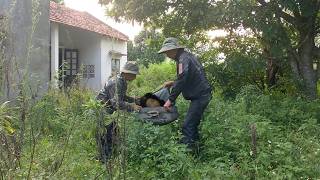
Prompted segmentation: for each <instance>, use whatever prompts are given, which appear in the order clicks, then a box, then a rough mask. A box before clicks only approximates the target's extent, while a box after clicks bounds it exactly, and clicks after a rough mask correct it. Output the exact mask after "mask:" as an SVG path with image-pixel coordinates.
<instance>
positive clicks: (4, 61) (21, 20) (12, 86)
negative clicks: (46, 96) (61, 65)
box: [0, 0, 50, 102]
mask: <svg viewBox="0 0 320 180" xmlns="http://www.w3.org/2000/svg"><path fill="white" fill-rule="evenodd" d="M32 2H34V4H33V5H32ZM33 9H34V12H37V14H34V15H32V12H33ZM0 15H1V16H4V17H6V20H5V21H6V22H4V24H5V26H1V27H0V30H1V31H5V32H6V34H7V36H6V39H5V43H4V44H0V45H1V46H0V49H1V50H0V52H1V53H2V55H1V57H2V58H1V61H0V63H1V66H5V69H6V71H5V72H1V78H0V80H1V82H0V102H1V101H7V100H10V101H14V100H15V98H16V96H17V94H18V92H19V87H21V86H19V84H21V82H22V81H23V82H24V83H25V84H26V85H28V86H27V87H28V88H27V89H28V92H29V94H28V95H31V93H32V96H37V95H41V94H42V93H44V92H46V90H47V88H48V82H49V69H50V64H49V63H50V61H49V39H50V38H49V37H50V30H49V20H48V19H49V0H39V1H34V0H23V1H21V0H18V1H12V0H0ZM37 17H38V18H37ZM32 18H34V19H35V20H37V21H32ZM0 21H4V20H3V19H2V20H0ZM33 29H34V30H33Z"/></svg>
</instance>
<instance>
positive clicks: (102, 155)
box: [96, 61, 141, 162]
mask: <svg viewBox="0 0 320 180" xmlns="http://www.w3.org/2000/svg"><path fill="white" fill-rule="evenodd" d="M137 74H139V67H138V66H137V65H136V64H135V63H134V62H130V61H129V62H127V63H126V64H125V66H124V67H123V69H122V70H121V73H120V74H118V75H116V76H114V77H112V78H111V79H110V80H109V81H108V82H107V83H106V84H105V86H104V88H103V89H102V90H101V91H100V92H99V94H98V96H97V100H99V101H101V102H102V103H103V104H105V105H106V108H107V111H108V113H109V114H112V113H113V112H114V111H116V110H126V111H129V112H132V111H139V110H140V109H141V107H140V106H139V105H137V104H135V102H136V101H137V100H136V99H135V98H132V97H129V96H127V95H126V94H127V81H132V80H134V79H135V78H136V75H137ZM100 124H102V122H101V123H100ZM98 126H99V127H97V128H98V130H97V134H96V141H97V146H98V152H99V159H100V160H101V161H102V162H106V161H107V159H108V158H109V157H110V156H111V154H112V146H113V145H114V143H115V142H114V141H115V140H114V138H115V137H116V136H117V123H116V122H115V121H113V122H111V123H110V124H108V125H107V126H105V127H100V126H102V125H98Z"/></svg>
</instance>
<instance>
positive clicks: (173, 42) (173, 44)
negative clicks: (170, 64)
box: [158, 37, 184, 54]
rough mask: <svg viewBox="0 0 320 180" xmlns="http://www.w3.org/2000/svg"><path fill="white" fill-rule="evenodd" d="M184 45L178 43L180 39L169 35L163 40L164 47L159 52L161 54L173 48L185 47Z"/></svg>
mask: <svg viewBox="0 0 320 180" xmlns="http://www.w3.org/2000/svg"><path fill="white" fill-rule="evenodd" d="M183 48H184V47H182V46H180V45H179V43H178V39H176V38H173V37H169V38H167V39H165V40H164V41H163V44H162V48H161V49H160V51H159V52H158V53H159V54H161V53H164V52H166V51H169V50H173V49H183Z"/></svg>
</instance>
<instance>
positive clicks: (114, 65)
mask: <svg viewBox="0 0 320 180" xmlns="http://www.w3.org/2000/svg"><path fill="white" fill-rule="evenodd" d="M111 71H112V74H113V75H114V74H116V73H117V72H119V71H120V59H115V58H113V59H112V60H111Z"/></svg>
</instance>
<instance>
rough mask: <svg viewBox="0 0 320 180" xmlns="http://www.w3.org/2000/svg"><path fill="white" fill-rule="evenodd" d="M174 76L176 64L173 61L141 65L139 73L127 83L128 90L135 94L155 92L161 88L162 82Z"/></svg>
mask: <svg viewBox="0 0 320 180" xmlns="http://www.w3.org/2000/svg"><path fill="white" fill-rule="evenodd" d="M175 78H176V66H175V64H174V63H173V62H163V63H161V64H152V65H150V66H149V67H148V68H146V67H142V68H141V69H140V75H138V76H137V78H136V79H135V80H134V81H133V82H132V83H130V84H129V92H130V94H132V95H135V96H142V95H144V93H148V92H155V91H157V90H159V89H160V88H161V86H162V85H163V83H164V82H166V81H170V80H171V81H172V80H175Z"/></svg>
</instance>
